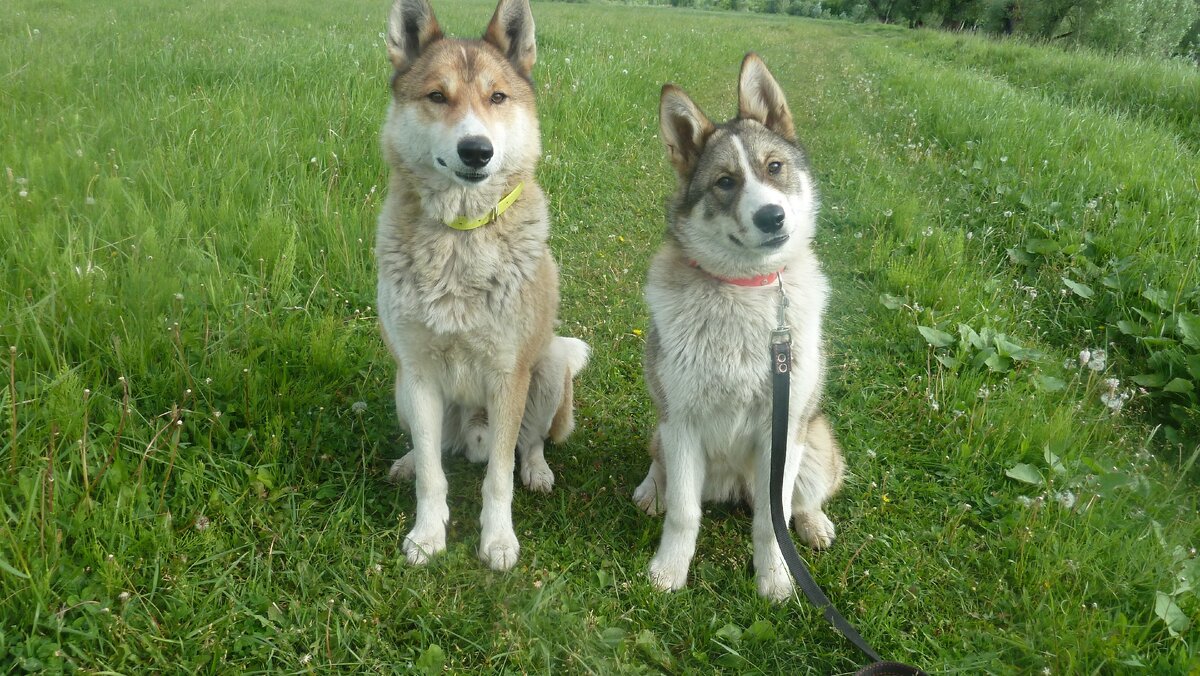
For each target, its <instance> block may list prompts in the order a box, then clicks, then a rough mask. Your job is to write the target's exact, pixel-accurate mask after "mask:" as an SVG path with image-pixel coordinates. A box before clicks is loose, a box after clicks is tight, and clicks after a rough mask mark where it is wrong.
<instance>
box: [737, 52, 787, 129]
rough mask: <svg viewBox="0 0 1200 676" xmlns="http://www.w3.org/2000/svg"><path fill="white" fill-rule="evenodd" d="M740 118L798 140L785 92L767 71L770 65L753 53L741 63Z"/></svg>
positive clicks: (739, 83) (739, 87)
mask: <svg viewBox="0 0 1200 676" xmlns="http://www.w3.org/2000/svg"><path fill="white" fill-rule="evenodd" d="M738 117H739V118H741V119H743V120H757V121H759V122H761V123H762V124H763V126H765V127H766V128H767V129H770V130H771V131H773V132H775V133H776V134H779V135H780V136H782V137H784V138H785V139H787V140H789V141H794V140H796V129H795V127H794V126H793V125H792V111H791V110H789V109H788V104H787V99H786V98H784V96H783V90H782V89H780V87H779V83H778V82H776V81H775V78H774V77H772V76H771V71H769V70H767V64H765V63H763V60H762V59H760V58H759V57H758V55H757V54H755V53H754V52H750V53H749V54H747V55H746V58H745V59H744V60H743V61H742V74H741V76H740V77H739V78H738Z"/></svg>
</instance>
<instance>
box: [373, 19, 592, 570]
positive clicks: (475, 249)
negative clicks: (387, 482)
mask: <svg viewBox="0 0 1200 676" xmlns="http://www.w3.org/2000/svg"><path fill="white" fill-rule="evenodd" d="M387 50H388V55H389V57H390V58H391V61H392V65H393V66H394V68H395V73H394V75H393V77H392V102H391V107H390V109H389V111H388V117H387V121H386V122H385V124H384V126H383V134H382V145H383V155H384V158H385V160H386V161H387V164H388V165H389V166H390V168H391V177H390V180H389V182H388V195H387V199H386V200H385V202H384V205H383V212H382V213H381V214H380V216H379V225H378V231H377V237H376V246H375V254H376V257H377V259H378V264H379V300H378V305H379V319H380V322H381V323H382V328H383V334H384V338H385V340H386V341H387V344H388V347H389V348H390V349H391V352H392V355H393V356H394V357H395V359H396V363H397V365H398V370H397V373H396V411H397V413H398V414H399V418H400V422H401V425H402V426H404V427H406V428H407V429H408V431H409V433H410V435H411V439H412V446H413V448H412V450H411V451H410V452H409V453H408V454H407V455H406V456H404V457H403V458H401V459H399V460H397V461H396V462H395V464H394V465H393V466H392V470H391V475H392V477H393V478H408V477H413V478H415V483H416V494H417V514H416V518H415V522H414V525H413V528H412V531H411V532H409V533H408V535H407V536H406V537H405V538H404V553H405V555H406V556H407V558H408V561H409V562H410V563H412V564H422V563H425V562H426V561H428V560H429V558H430V557H431V556H433V555H434V554H437V553H438V552H440V551H442V550H443V549H445V548H446V524H447V522H448V520H449V518H450V512H449V508H448V506H447V504H446V495H447V482H446V475H445V472H444V471H443V469H442V453H443V451H447V452H453V451H462V452H465V453H466V455H467V457H468V458H470V459H471V460H474V461H477V462H483V461H486V462H487V473H486V475H485V478H484V482H483V508H482V512H481V514H480V524H481V540H480V544H479V558H480V559H482V560H483V562H484V563H486V564H488V565H489V566H491V567H492V568H494V569H497V570H507V569H509V568H511V567H512V566H513V564H515V563H516V561H517V556H518V553H519V551H520V546H519V544H518V542H517V536H516V534H515V532H514V531H513V524H512V496H513V470H514V465H515V457H514V456H515V451H516V450H519V453H520V457H521V479H522V481H523V482H524V483H525V485H526V486H527V487H528V488H529V489H531V490H534V491H542V492H545V491H549V490H550V489H551V487H552V486H553V484H554V474H553V472H552V471H551V470H550V467H549V466H548V465H547V464H546V460H545V457H544V456H543V442H544V440H545V439H546V438H547V437H549V438H551V439H553V440H554V441H556V442H560V441H562V440H564V439H566V437H567V435H568V434H570V433H571V431H572V429H573V428H574V415H573V409H572V393H571V390H572V388H571V378H572V376H573V375H574V374H575V373H576V372H578V371H579V370H580V369H582V368H583V366H584V364H585V363H586V362H587V358H588V348H587V345H586V344H584V343H583V342H582V341H579V340H576V339H574V338H560V337H556V336H555V335H554V326H555V321H556V315H557V312H558V300H559V298H558V268H557V266H556V265H555V263H554V259H553V258H552V257H551V255H550V249H549V247H548V246H547V243H546V239H547V235H548V229H549V220H550V219H549V214H548V211H547V207H546V198H545V195H544V194H543V193H542V191H541V189H540V188H539V187H538V185H537V183H535V182H534V168H535V166H536V164H537V161H538V158H539V157H540V155H541V139H540V137H539V131H538V118H537V112H536V109H535V108H534V90H533V86H532V84H531V81H530V70H531V69H532V68H533V64H534V61H535V58H536V47H535V43H534V25H533V15H532V14H531V12H530V9H529V3H528V0H500V3H499V5H498V6H497V7H496V12H495V15H494V16H493V17H492V20H491V23H489V24H488V26H487V30H486V31H485V33H484V35H483V38H482V39H481V40H457V39H450V38H446V37H443V36H442V32H441V28H440V27H439V26H438V22H437V19H436V18H435V17H434V15H433V10H432V8H431V7H430V6H429V3H428V2H427V1H426V0H396V2H395V4H394V5H393V6H392V8H391V12H390V16H389V18H388V27H387Z"/></svg>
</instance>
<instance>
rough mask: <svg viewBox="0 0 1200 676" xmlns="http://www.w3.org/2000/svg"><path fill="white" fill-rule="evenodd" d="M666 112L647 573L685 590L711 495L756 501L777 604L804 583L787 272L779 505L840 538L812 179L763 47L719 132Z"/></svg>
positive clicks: (641, 501)
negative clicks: (776, 346) (777, 438)
mask: <svg viewBox="0 0 1200 676" xmlns="http://www.w3.org/2000/svg"><path fill="white" fill-rule="evenodd" d="M659 113H660V127H661V133H662V138H663V141H664V143H665V144H666V146H667V154H668V155H669V157H670V160H671V163H672V164H673V165H674V167H675V171H676V174H677V177H678V190H677V191H676V193H675V195H674V197H673V198H672V199H671V200H670V201H669V205H668V215H667V234H666V240H665V242H664V244H663V246H662V248H661V250H659V252H658V253H657V255H655V257H654V259H653V261H652V262H651V264H650V272H649V280H648V282H647V285H646V302H647V305H648V306H649V308H650V318H651V322H650V330H649V331H648V333H647V344H646V382H647V384H648V386H649V389H650V394H651V398H652V399H653V400H654V403H655V406H656V408H657V409H658V428H657V430H656V432H655V435H654V441H653V443H652V445H651V454H652V456H653V461H652V462H651V465H650V471H649V473H648V474H647V475H646V478H645V480H643V481H642V483H641V485H640V486H638V488H637V490H636V491H635V492H634V500H635V501H636V502H637V504H638V505H639V506H640V507H641V508H642V509H644V510H645V511H647V512H648V513H650V514H652V515H653V514H656V513H658V512H659V511H660V509H664V508H665V518H664V522H663V534H662V542H661V544H660V546H659V549H658V553H657V554H655V556H654V558H653V559H652V560H651V562H650V579H651V581H652V582H653V583H654V585H655V586H657V587H659V588H660V589H663V590H673V589H679V588H681V587H683V586H684V585H685V584H686V583H687V573H688V567H689V565H690V563H691V560H692V555H693V554H694V552H695V549H696V536H697V533H698V532H699V530H700V515H701V503H702V501H703V500H746V501H748V502H749V503H750V505H751V506H752V507H753V510H754V525H753V541H754V567H755V571H756V574H757V581H758V591H759V593H760V594H762V595H763V596H766V597H769V598H771V599H774V600H782V599H784V598H787V597H788V596H790V595H791V592H792V586H793V583H792V578H791V576H790V575H789V574H788V571H787V568H786V566H785V564H784V561H783V558H782V555H781V554H780V550H779V546H778V545H777V544H776V542H775V539H774V537H773V534H772V529H771V517H770V503H769V500H768V486H769V480H770V447H771V443H770V440H771V358H770V341H771V332H772V329H774V328H775V327H776V326H777V324H778V311H779V307H780V300H781V297H780V280H782V289H783V291H784V293H785V294H786V296H787V299H788V301H789V304H788V305H787V306H786V319H787V323H788V324H789V325H790V328H791V335H792V354H793V360H794V363H793V370H792V375H791V393H790V396H791V407H790V411H789V418H788V426H789V429H788V439H789V440H791V442H790V445H789V447H788V452H787V461H786V463H785V465H786V466H785V473H784V483H783V485H784V496H783V500H784V504H785V505H790V506H791V515H790V517H789V518H794V520H795V521H794V523H795V528H796V531H797V533H798V534H799V535H800V536H801V537H802V538H803V539H804V540H805V541H806V542H807V543H808V544H810V545H811V546H813V547H827V546H829V545H830V544H831V543H832V542H833V538H834V527H833V523H832V522H831V521H830V520H829V518H828V517H826V516H825V513H824V512H823V511H822V507H823V505H824V503H825V501H826V500H827V499H828V498H829V497H830V496H832V495H833V494H834V492H836V491H837V489H838V488H839V487H840V485H841V482H842V474H843V471H844V470H843V467H844V466H843V462H842V456H841V451H840V449H839V448H838V446H837V443H836V441H835V440H834V438H833V434H832V432H831V431H830V428H829V423H828V422H827V421H826V419H825V417H824V415H823V414H822V413H821V411H820V408H819V399H820V395H821V389H822V383H823V380H824V373H823V372H824V364H823V357H822V348H821V318H822V314H823V313H824V311H825V306H826V304H827V300H828V296H829V284H828V281H827V280H826V278H825V276H824V275H823V274H822V272H821V268H820V265H819V264H818V262H817V258H816V256H815V254H814V253H813V249H812V245H811V240H812V237H813V233H814V229H815V226H816V214H817V204H818V199H817V190H816V185H815V184H814V180H813V177H812V175H811V173H810V172H809V168H808V163H807V159H806V157H805V155H804V152H803V151H802V150H801V149H800V148H799V147H798V146H797V145H796V143H795V131H794V129H793V124H792V116H791V112H790V110H789V109H788V105H787V101H786V100H785V99H784V96H783V91H782V90H781V89H780V88H779V85H778V84H777V83H776V81H775V79H774V78H773V77H772V76H771V73H770V72H769V71H768V70H767V67H766V66H765V65H764V64H763V62H762V61H761V60H760V59H759V58H758V57H757V56H756V55H754V54H748V55H747V56H746V59H745V61H743V62H742V69H741V76H740V78H739V84H738V116H737V117H736V118H735V119H733V120H730V121H729V122H727V123H725V124H720V125H714V124H713V123H712V122H710V121H709V119H708V118H707V117H706V116H705V115H704V113H703V112H701V111H700V109H699V108H698V107H697V106H696V104H695V103H693V102H692V100H691V99H690V98H688V96H687V94H685V93H684V92H683V91H682V90H681V89H679V88H677V87H675V86H674V85H670V84H668V85H666V86H664V87H663V91H662V100H661V103H660V109H659Z"/></svg>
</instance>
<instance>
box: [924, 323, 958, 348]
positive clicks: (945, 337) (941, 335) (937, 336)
mask: <svg viewBox="0 0 1200 676" xmlns="http://www.w3.org/2000/svg"><path fill="white" fill-rule="evenodd" d="M917 330H918V331H920V332H921V335H922V336H925V340H926V342H928V343H929V344H930V345H932V346H934V347H949V346H950V345H953V344H954V336H952V335H950V334H949V333H946V332H945V331H940V330H938V329H935V328H932V327H929V326H918V327H917Z"/></svg>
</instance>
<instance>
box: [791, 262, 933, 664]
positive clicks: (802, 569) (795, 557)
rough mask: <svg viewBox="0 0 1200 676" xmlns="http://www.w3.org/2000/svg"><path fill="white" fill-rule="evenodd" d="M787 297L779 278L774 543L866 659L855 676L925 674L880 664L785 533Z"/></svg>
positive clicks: (794, 574) (827, 616) (811, 595)
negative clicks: (866, 664) (834, 604)
mask: <svg viewBox="0 0 1200 676" xmlns="http://www.w3.org/2000/svg"><path fill="white" fill-rule="evenodd" d="M787 305H788V300H787V296H786V295H784V293H783V278H782V275H781V276H780V279H779V325H778V326H777V327H776V328H775V330H774V331H772V332H771V526H772V527H773V528H774V530H775V540H776V542H778V543H779V549H780V551H781V552H782V553H783V560H784V562H785V563H787V567H788V570H790V571H791V573H792V577H793V578H795V580H796V584H797V585H798V586H799V587H800V590H801V591H803V592H804V595H805V596H806V597H808V600H809V601H810V602H812V604H813V605H814V606H816V607H817V608H819V609H820V610H821V612H822V613H823V614H824V615H825V620H826V621H827V622H829V623H830V624H832V625H833V628H834V629H837V630H838V632H839V633H841V635H842V636H845V637H846V639H847V640H849V641H850V642H851V643H853V644H854V646H855V647H856V648H858V649H859V650H861V651H862V653H863V654H864V655H866V656H867V657H869V658H870V659H871V661H872V663H871V664H870V665H868V666H866V667H863V668H862V669H861V670H860V671H859V672H858V674H859V676H909V675H912V674H919V675H921V676H925V672H924V671H921V670H920V669H918V668H917V667H914V666H911V665H908V664H904V663H902V662H888V661H884V659H883V658H881V657H880V656H879V653H878V652H876V651H875V649H874V648H872V647H871V644H870V643H867V641H866V639H864V638H863V637H862V636H861V635H859V633H858V630H857V629H855V628H854V625H852V624H850V622H849V621H847V620H846V618H844V617H842V614H841V613H839V612H838V610H837V608H834V607H833V602H832V601H830V600H829V597H828V596H826V595H825V592H824V591H822V590H821V588H820V587H819V586H817V582H816V580H813V577H812V574H811V573H809V572H808V567H807V566H805V565H804V560H803V559H801V558H800V554H799V552H797V551H796V545H795V544H794V543H793V542H792V536H791V533H789V532H788V525H787V521H786V520H785V519H784V518H783V465H784V461H785V459H786V457H787V444H788V408H789V404H790V400H791V371H792V337H791V330H790V329H789V328H788V325H787V315H786V311H787Z"/></svg>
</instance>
